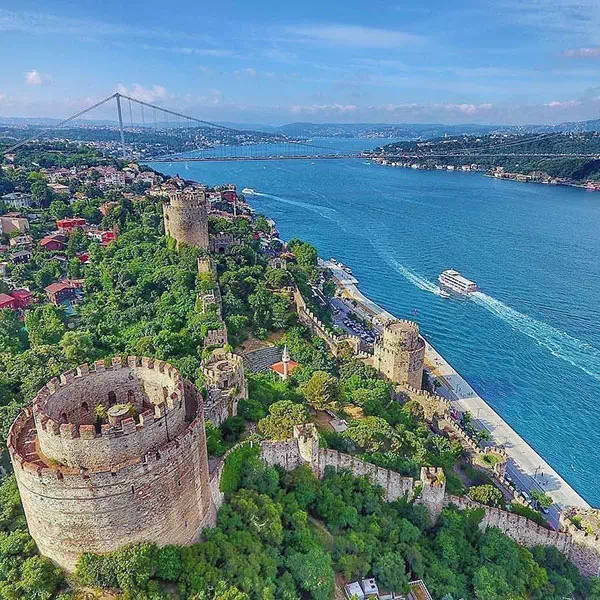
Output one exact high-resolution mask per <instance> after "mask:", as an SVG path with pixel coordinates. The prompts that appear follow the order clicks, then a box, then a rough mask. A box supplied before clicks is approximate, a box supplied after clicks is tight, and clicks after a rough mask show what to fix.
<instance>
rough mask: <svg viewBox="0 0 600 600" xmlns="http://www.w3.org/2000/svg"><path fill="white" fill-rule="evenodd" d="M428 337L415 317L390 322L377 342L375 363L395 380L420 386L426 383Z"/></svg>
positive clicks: (418, 388)
mask: <svg viewBox="0 0 600 600" xmlns="http://www.w3.org/2000/svg"><path fill="white" fill-rule="evenodd" d="M424 361H425V341H424V340H423V338H421V337H420V335H419V326H418V325H417V324H416V323H414V322H413V321H392V322H391V323H388V324H387V325H386V326H385V328H384V330H383V336H382V337H381V338H380V339H379V340H378V341H377V343H376V344H375V353H374V358H373V366H374V367H375V368H376V369H377V370H379V371H380V372H381V373H382V374H383V375H385V376H386V377H387V378H388V379H390V380H391V381H393V382H394V383H400V384H404V385H409V386H411V387H413V388H415V389H417V390H420V389H421V387H422V385H423V364H424Z"/></svg>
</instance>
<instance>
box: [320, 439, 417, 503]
mask: <svg viewBox="0 0 600 600" xmlns="http://www.w3.org/2000/svg"><path fill="white" fill-rule="evenodd" d="M326 467H333V468H334V469H336V470H337V469H348V470H349V471H350V472H351V473H352V474H353V475H355V476H356V477H361V476H367V477H369V479H370V480H371V481H372V482H373V483H374V484H375V485H380V486H381V487H382V488H383V492H384V496H385V498H386V500H388V501H389V502H393V501H394V500H398V498H402V497H403V496H406V495H408V494H412V492H413V490H414V480H413V479H412V477H402V476H401V475H400V474H399V473H396V472H394V471H389V470H388V469H383V468H381V467H378V466H376V465H373V464H371V463H367V462H364V461H362V460H360V459H357V458H355V457H353V456H350V455H349V454H343V453H341V452H338V451H337V450H330V449H321V450H320V451H319V473H320V476H321V477H322V476H323V474H324V472H325V469H326Z"/></svg>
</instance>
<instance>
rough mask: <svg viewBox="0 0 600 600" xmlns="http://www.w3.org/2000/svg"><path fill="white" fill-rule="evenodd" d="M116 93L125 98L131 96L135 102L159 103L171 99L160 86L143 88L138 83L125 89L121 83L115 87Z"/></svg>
mask: <svg viewBox="0 0 600 600" xmlns="http://www.w3.org/2000/svg"><path fill="white" fill-rule="evenodd" d="M117 92H119V93H120V94H124V95H125V96H131V97H132V98H135V99H136V100H142V101H143V102H159V101H160V100H167V99H170V98H173V96H172V95H171V94H169V93H168V92H167V90H166V88H164V87H163V86H162V85H153V86H152V87H149V88H147V87H144V86H143V85H140V84H139V83H134V84H133V85H132V86H131V87H129V88H128V87H126V86H124V85H123V84H122V83H119V85H118V86H117Z"/></svg>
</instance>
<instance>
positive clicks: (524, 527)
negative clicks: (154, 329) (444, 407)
mask: <svg viewBox="0 0 600 600" xmlns="http://www.w3.org/2000/svg"><path fill="white" fill-rule="evenodd" d="M261 450H262V457H263V460H264V461H265V462H266V463H267V464H268V465H279V466H281V467H283V468H284V469H286V470H292V469H295V468H296V467H298V466H300V465H302V464H307V465H308V466H310V468H311V469H312V471H313V473H315V475H316V476H317V477H319V478H321V477H323V475H324V473H325V469H326V468H327V467H333V468H334V469H347V470H348V471H350V472H351V473H352V474H353V475H355V476H357V477H360V476H366V477H368V478H369V479H370V480H371V481H372V483H373V484H375V485H379V486H381V487H382V489H383V493H384V497H385V499H386V500H388V501H389V502H392V501H394V500H397V499H399V498H402V497H404V496H406V497H408V498H410V499H413V498H414V500H415V502H416V503H417V504H422V505H424V506H426V507H427V509H428V511H429V514H430V517H431V520H432V523H435V522H436V521H437V519H438V518H439V515H440V513H441V511H442V509H443V508H444V507H445V506H451V505H454V506H456V507H457V508H458V509H460V510H465V509H473V508H479V509H483V511H484V517H483V519H482V521H481V523H480V527H481V529H483V530H485V529H486V528H488V527H497V528H498V529H500V531H502V533H504V534H505V535H507V536H508V537H510V538H511V539H513V540H514V541H515V542H517V543H519V544H521V545H523V546H526V547H528V548H531V547H534V546H553V547H555V548H557V549H558V550H559V551H560V552H562V553H563V554H564V555H565V556H567V557H568V558H569V559H570V560H571V562H572V563H573V564H574V565H575V566H576V567H577V568H578V569H579V571H580V572H581V573H582V575H585V576H587V577H591V576H598V575H600V539H599V538H598V537H596V536H593V535H587V534H585V532H583V531H581V530H579V529H576V528H575V527H574V526H572V525H571V526H570V527H569V528H568V530H567V531H564V532H562V531H560V532H559V531H552V530H550V529H546V528H545V527H542V526H540V525H538V524H537V523H535V522H533V521H530V520H529V519H527V518H526V517H523V516H521V515H517V514H515V513H511V512H508V511H505V510H500V509H498V508H491V507H489V506H486V505H484V504H480V503H478V502H474V501H473V500H470V499H469V498H466V497H459V496H452V495H450V494H447V493H446V485H445V477H444V473H443V470H442V469H439V468H436V467H424V468H422V469H421V476H420V478H419V479H413V478H412V477H402V476H401V475H400V474H398V473H395V472H394V471H390V470H388V469H382V468H381V467H378V466H376V465H373V464H370V463H366V462H364V461H362V460H360V459H358V458H356V457H354V456H351V455H349V454H344V453H341V452H338V451H336V450H329V449H322V448H319V445H318V434H317V431H316V428H315V426H314V425H313V424H312V423H309V424H304V425H299V426H296V427H295V428H294V437H293V439H289V440H284V441H281V442H271V441H263V442H262V443H261Z"/></svg>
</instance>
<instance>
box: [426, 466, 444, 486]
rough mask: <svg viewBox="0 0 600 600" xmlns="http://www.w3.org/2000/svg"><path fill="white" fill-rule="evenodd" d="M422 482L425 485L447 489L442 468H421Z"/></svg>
mask: <svg viewBox="0 0 600 600" xmlns="http://www.w3.org/2000/svg"><path fill="white" fill-rule="evenodd" d="M420 481H421V483H422V484H423V485H430V486H434V487H445V485H446V476H445V475H444V469H442V468H441V467H421V478H420Z"/></svg>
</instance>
